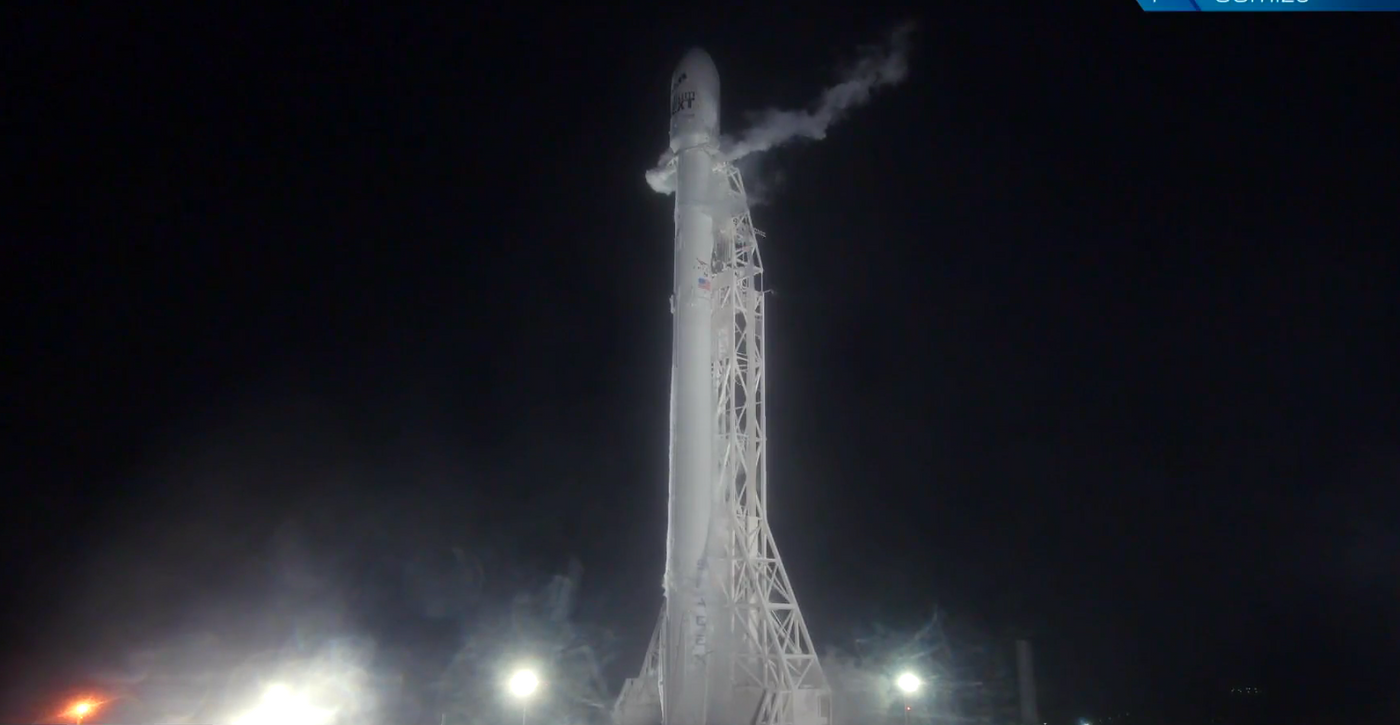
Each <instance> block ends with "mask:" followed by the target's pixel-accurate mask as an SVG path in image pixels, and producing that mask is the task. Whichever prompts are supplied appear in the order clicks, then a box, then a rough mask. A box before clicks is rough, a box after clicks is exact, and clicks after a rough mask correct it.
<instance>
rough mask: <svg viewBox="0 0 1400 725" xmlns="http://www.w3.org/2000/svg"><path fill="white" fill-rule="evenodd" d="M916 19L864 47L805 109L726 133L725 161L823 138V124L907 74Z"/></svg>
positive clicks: (761, 117) (771, 113)
mask: <svg viewBox="0 0 1400 725" xmlns="http://www.w3.org/2000/svg"><path fill="white" fill-rule="evenodd" d="M913 31H914V24H913V23H912V22H909V23H904V24H902V25H900V26H899V27H897V28H895V29H894V31H893V32H892V33H890V36H889V38H888V39H887V41H886V42H885V44H884V45H881V46H876V47H871V48H866V49H864V51H863V52H862V53H861V57H860V59H859V60H857V61H856V62H855V64H854V65H852V66H851V67H850V68H849V69H848V70H847V71H846V72H845V73H844V74H842V77H841V79H840V81H839V82H837V84H836V85H834V86H832V87H830V88H828V89H826V90H825V91H823V92H822V94H821V97H820V98H819V99H818V100H817V102H816V103H815V104H813V107H812V108H809V109H806V110H779V109H769V110H766V111H763V112H761V113H758V114H756V115H755V117H754V124H753V125H752V126H750V127H749V128H748V129H747V130H745V131H744V132H743V133H741V134H739V136H738V137H737V138H727V139H725V140H724V142H723V143H722V144H721V150H722V152H723V154H724V155H725V157H726V158H728V159H729V160H731V161H733V160H737V159H741V158H743V157H745V156H748V155H749V154H755V153H761V152H764V151H767V150H769V149H772V148H775V147H777V146H782V145H783V144H786V143H788V142H791V141H794V140H796V139H802V138H806V139H813V140H821V139H823V138H826V132H827V129H829V128H831V126H832V125H833V124H835V123H836V122H838V121H840V120H841V119H843V118H845V116H846V114H848V113H850V111H852V110H853V109H855V108H858V107H860V106H863V105H865V104H866V103H868V102H869V101H870V98H871V96H872V95H874V93H875V91H876V90H877V89H879V88H883V87H887V86H894V85H898V84H899V83H901V82H902V81H903V80H904V79H905V78H906V77H908V75H909V39H910V35H912V34H913Z"/></svg>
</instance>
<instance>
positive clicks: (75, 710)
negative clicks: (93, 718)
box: [63, 700, 102, 725]
mask: <svg viewBox="0 0 1400 725" xmlns="http://www.w3.org/2000/svg"><path fill="white" fill-rule="evenodd" d="M101 704H102V703H100V702H97V701H95V700H79V701H77V702H75V703H73V704H72V705H71V706H69V708H68V710H67V711H66V712H64V713H63V716H64V717H71V718H73V720H74V722H77V723H79V724H80V725H81V723H82V722H83V718H86V717H87V716H88V715H91V714H93V713H95V712H97V708H98V706H99V705H101Z"/></svg>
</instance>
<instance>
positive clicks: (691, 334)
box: [658, 48, 729, 725]
mask: <svg viewBox="0 0 1400 725" xmlns="http://www.w3.org/2000/svg"><path fill="white" fill-rule="evenodd" d="M719 88H720V87H719V73H718V71H717V70H716V69H715V64H714V61H713V60H711V59H710V56H709V55H708V54H706V53H705V51H703V50H700V49H698V48H697V49H694V50H691V51H690V52H689V53H687V54H686V55H685V57H684V58H683V59H682V60H681V63H680V66H679V67H677V68H676V72H675V74H674V75H673V76H672V78H671V152H672V153H673V154H674V157H675V184H676V186H675V189H676V239H675V268H674V274H675V282H674V289H673V292H674V297H673V310H674V316H675V321H674V336H673V338H672V368H671V471H670V508H669V511H668V523H669V531H668V534H667V551H666V577H665V591H666V609H665V616H664V631H663V632H662V636H663V639H662V641H661V657H660V660H661V661H660V673H659V678H658V679H659V682H658V684H659V690H660V696H661V706H662V713H663V722H664V723H665V725H705V724H706V720H707V712H708V710H709V708H710V706H711V704H712V703H711V700H712V697H714V696H719V695H721V691H724V692H725V693H727V691H728V689H729V683H728V682H727V681H725V682H723V683H720V682H715V683H711V680H712V679H713V678H712V676H711V675H712V673H711V672H710V671H709V670H710V669H711V666H712V665H719V664H720V661H721V659H722V658H721V657H720V656H719V654H718V652H717V649H716V648H717V647H718V646H720V645H721V643H720V641H719V639H720V637H718V636H717V635H719V634H720V633H719V632H717V631H715V628H714V626H713V625H714V624H715V622H711V618H710V616H707V615H708V614H710V613H707V605H708V606H709V607H710V608H711V609H715V610H716V611H715V612H713V613H712V614H715V615H717V614H719V612H718V611H717V610H718V606H719V602H720V598H721V596H722V594H723V592H722V589H721V588H720V585H719V579H718V576H719V575H720V574H721V572H718V571H715V569H716V568H718V567H715V566H712V565H711V564H710V562H712V561H713V560H714V559H715V557H716V555H717V554H718V553H719V547H721V546H722V542H721V541H720V540H719V539H720V534H721V533H722V532H720V531H717V530H716V527H717V526H718V524H719V521H720V517H719V508H718V503H719V496H720V481H719V466H718V461H717V455H716V453H717V451H716V448H717V446H718V433H719V431H718V424H717V411H716V405H717V402H716V397H717V396H716V377H715V376H716V372H715V370H714V361H715V348H716V342H717V335H716V330H715V322H714V311H715V308H714V306H715V301H714V292H715V289H716V287H717V285H716V283H715V281H714V279H713V264H714V252H715V232H716V229H717V211H718V209H717V204H716V199H717V197H718V192H719V189H718V188H717V178H718V177H717V174H716V173H715V169H716V163H717V162H718V160H719V159H718V148H717V144H718V142H719ZM715 618H716V619H718V617H715ZM714 674H718V673H714ZM712 684H713V685H714V687H712ZM712 690H714V692H713V693H712Z"/></svg>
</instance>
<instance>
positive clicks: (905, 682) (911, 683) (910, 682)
mask: <svg viewBox="0 0 1400 725" xmlns="http://www.w3.org/2000/svg"><path fill="white" fill-rule="evenodd" d="M923 684H924V683H923V682H922V681H921V680H919V676H918V675H916V674H914V673H913V672H905V673H904V674H901V675H900V676H899V677H896V678H895V680H894V685H895V687H898V688H899V689H900V690H901V691H902V692H904V693H905V694H906V695H912V694H914V693H916V692H918V691H919V688H920V687H921V686H923Z"/></svg>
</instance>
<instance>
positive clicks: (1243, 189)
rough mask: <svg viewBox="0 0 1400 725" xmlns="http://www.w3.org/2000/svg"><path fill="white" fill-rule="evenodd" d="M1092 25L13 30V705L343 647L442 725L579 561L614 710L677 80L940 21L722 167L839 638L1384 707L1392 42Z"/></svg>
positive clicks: (782, 88)
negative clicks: (972, 644)
mask: <svg viewBox="0 0 1400 725" xmlns="http://www.w3.org/2000/svg"><path fill="white" fill-rule="evenodd" d="M1103 5H1104V7H1101V8H1099V9H1096V10H1093V11H1090V10H1089V9H1079V10H1076V11H1073V12H1049V11H1047V12H1044V13H1041V14H1038V15H1030V16H1023V15H1014V14H1010V13H1009V12H1008V13H1003V12H1000V11H999V12H997V13H987V14H982V15H963V16H958V17H956V18H954V17H946V18H943V17H938V16H936V15H931V14H928V13H925V14H923V15H919V14H918V11H913V12H911V11H910V10H909V9H908V8H896V7H880V6H878V4H870V3H862V4H861V5H860V6H859V7H858V8H855V7H848V8H838V7H834V6H833V7H831V8H829V9H824V8H822V7H821V6H806V5H803V6H793V9H786V10H778V9H772V10H765V11H758V10H755V9H754V8H753V7H749V8H748V9H746V10H743V11H742V12H732V13H731V12H722V11H718V10H716V11H714V12H713V13H711V14H710V15H704V14H696V13H694V12H691V13H689V15H688V14H687V12H683V11H682V9H681V6H674V8H672V7H671V6H668V9H665V10H658V9H654V8H653V9H651V10H648V11H646V12H645V13H640V12H628V13H624V12H621V11H614V12H608V11H598V12H593V11H590V12H584V11H582V10H570V11H560V10H556V9H550V8H539V9H535V10H529V11H527V10H524V9H520V8H517V7H514V6H510V7H508V6H507V5H505V4H487V5H483V6H480V7H473V8H468V7H467V6H462V5H458V6H454V7H447V6H439V7H437V9H434V10H427V9H424V8H418V9H414V10H412V11H409V10H403V11H391V10H380V11H374V12H370V11H366V10H364V9H363V8H362V7H359V6H355V7H356V8H357V9H353V10H349V9H342V10H332V9H330V8H329V7H327V8H322V9H321V10H320V11H315V12H313V11H309V10H308V11H306V12H294V11H276V12H274V11H270V10H266V11H260V10H253V9H244V10H240V11H237V12H232V11H231V12H227V13H218V12H215V11H214V10H206V9H198V10H185V11H174V8H173V6H172V7H170V8H166V10H170V11H171V12H158V11H156V10H154V9H150V10H141V9H134V8H126V7H125V6H124V9H123V10H118V9H114V8H105V7H104V8H103V9H89V10H87V11H85V12H82V13H77V12H64V11H60V10H59V9H57V8H52V9H48V10H29V11H25V12H24V13H21V14H18V15H16V16H15V17H13V18H12V19H11V20H10V21H9V22H8V25H9V27H8V28H7V31H6V32H7V35H10V36H11V40H9V41H6V43H5V46H6V48H7V50H6V54H5V60H6V62H5V67H6V70H5V72H4V76H5V83H4V85H5V86H6V87H7V90H6V91H5V95H6V103H5V105H4V108H5V112H4V114H3V116H4V125H5V127H6V129H7V131H6V133H5V134H4V135H5V143H6V145H7V147H9V149H10V150H9V151H8V152H7V154H6V157H7V160H8V163H7V164H6V168H8V169H9V171H10V173H9V177H10V178H11V180H12V184H14V185H15V188H16V189H17V193H15V192H13V191H12V192H11V194H10V195H9V197H8V198H9V202H10V203H9V204H7V205H6V209H7V212H6V213H5V214H4V215H3V222H4V229H5V234H4V239H5V241H6V244H5V256H4V259H5V262H4V264H3V269H4V272H5V275H6V277H7V278H9V279H10V281H9V282H7V283H6V285H5V286H6V287H7V288H8V291H9V292H10V300H11V302H10V310H11V316H10V317H9V318H8V320H9V324H8V325H7V326H6V327H5V330H6V334H5V337H6V355H5V357H6V358H7V361H8V362H9V365H7V366H6V367H7V369H8V371H9V372H8V374H7V375H6V378H5V380H6V385H5V386H4V405H3V408H4V413H5V418H6V419H7V420H6V425H5V429H6V431H7V437H8V438H9V443H10V446H9V450H10V452H9V454H8V455H6V456H5V457H4V462H5V477H4V478H5V481H6V484H7V488H8V491H9V493H8V500H7V503H6V505H5V506H4V507H3V517H4V519H3V522H0V537H3V539H2V540H3V549H4V555H3V570H2V571H0V574H3V577H4V579H3V588H4V591H5V599H6V604H7V607H6V609H5V615H6V616H5V617H4V620H3V624H4V627H3V635H4V636H3V639H2V641H0V653H3V659H4V663H3V665H4V669H3V671H2V674H3V677H0V681H3V683H4V688H3V690H4V692H3V694H4V698H3V701H0V720H3V721H6V722H32V721H34V720H35V719H36V718H41V717H48V716H51V715H52V714H53V713H54V712H55V711H56V709H58V708H60V707H61V706H62V704H63V702H64V698H65V697H67V696H68V695H71V694H73V693H75V692H79V691H83V692H100V693H116V694H120V695H122V696H123V698H124V700H123V703H124V704H123V707H114V708H113V709H112V711H111V713H110V715H111V717H112V718H114V720H115V719H116V718H118V717H126V718H129V720H128V721H130V722H138V721H141V720H142V719H143V718H145V721H146V722H151V721H152V718H154V714H153V713H156V712H157V710H159V709H160V707H163V705H159V704H158V703H160V702H163V701H165V700H169V699H170V698H174V699H175V700H180V698H185V700H180V701H181V702H185V701H187V700H189V699H191V698H195V699H198V698H197V697H196V696H195V695H192V694H190V693H189V692H184V693H180V692H176V691H177V690H179V689H180V687H181V686H180V685H178V683H177V684H171V682H174V680H172V679H171V677H172V676H173V675H171V674H170V673H171V672H172V671H182V672H185V673H188V672H190V671H193V670H199V671H201V672H206V677H205V679H203V680H201V681H200V682H201V683H202V684H198V685H197V687H204V688H209V687H214V688H217V687H219V686H220V685H218V684H217V683H219V682H222V680H221V679H220V678H222V677H225V676H232V675H229V674H228V673H230V672H232V671H234V670H236V669H239V668H240V667H241V668H243V670H241V671H246V669H247V668H248V667H249V665H248V664H247V663H248V662H250V661H252V659H251V658H253V657H254V654H255V653H257V652H262V653H267V652H271V651H274V650H276V651H279V652H286V651H289V650H288V648H289V647H290V648H291V649H295V648H296V647H301V648H302V649H303V650H305V649H307V648H311V649H315V648H316V647H319V646H322V645H324V643H326V642H331V641H336V642H354V643H358V644H357V645H356V646H359V647H361V648H362V649H363V648H365V647H368V645H369V643H373V646H374V650H373V652H374V653H373V657H372V658H371V659H369V660H367V664H366V667H367V668H368V670H369V671H371V672H372V674H373V675H374V676H375V677H378V678H382V679H383V681H391V682H396V683H397V684H396V685H394V686H395V687H397V688H399V691H401V692H404V693H410V694H411V693H420V694H417V695H413V696H409V695H404V696H403V697H402V698H401V700H402V703H407V704H402V705H401V708H402V712H399V713H396V714H393V715H392V716H389V715H386V716H384V717H385V719H384V720H382V722H385V723H391V722H404V723H410V722H412V723H417V722H434V723H436V722H438V716H437V710H435V709H434V707H435V706H434V705H431V704H424V703H430V702H431V696H430V695H427V694H421V693H423V692H427V691H428V690H430V689H431V688H430V684H431V683H435V682H441V681H442V680H443V679H444V678H447V677H448V676H447V675H445V674H444V673H447V672H448V671H449V665H450V663H451V662H453V661H454V660H453V658H454V656H455V655H454V653H459V652H461V651H462V650H463V648H464V647H465V645H464V643H466V642H472V641H482V640H483V639H488V640H490V641H492V642H495V643H496V644H498V645H499V644H500V642H502V641H505V640H508V639H509V635H508V634H502V632H503V631H505V630H503V629H502V627H503V626H504V625H502V624H501V622H502V621H503V620H502V616H503V614H502V613H503V612H506V611H508V609H509V607H510V605H511V602H514V601H517V600H518V598H520V597H533V598H534V599H533V600H532V601H537V602H542V601H546V600H550V597H551V596H553V597H555V598H556V599H557V598H558V590H559V588H560V587H559V581H561V580H557V579H552V577H556V576H564V575H568V574H569V573H570V572H571V571H572V572H574V573H575V574H578V573H579V572H581V577H579V578H578V579H577V596H576V598H575V601H574V604H575V608H574V610H573V611H572V612H571V613H570V614H569V621H570V622H571V625H570V626H572V627H574V628H575V631H576V636H577V637H579V638H582V639H583V640H586V641H588V642H591V643H592V646H593V647H594V648H595V649H596V651H597V652H599V653H600V657H602V659H603V660H604V664H603V668H604V670H605V672H606V676H607V686H608V687H610V688H611V689H612V691H614V692H615V691H616V688H617V687H618V686H619V685H620V678H621V677H623V676H626V675H627V674H629V673H631V672H632V671H634V670H635V669H636V668H637V667H638V666H639V665H640V657H641V653H642V650H643V649H644V647H645V644H646V638H647V637H648V636H649V635H650V633H651V628H652V626H653V623H654V621H655V617H656V613H657V611H658V609H659V607H660V605H661V592H660V577H661V571H662V566H663V559H664V535H665V525H666V524H665V510H666V499H665V496H666V475H667V473H666V471H667V449H666V443H667V435H668V432H667V414H668V413H667V395H668V385H669V383H668V376H669V359H668V358H669V353H670V314H669V310H668V302H667V298H668V295H669V293H670V286H671V278H670V277H671V260H670V257H671V243H670V241H671V235H672V218H671V204H672V200H671V199H670V198H669V197H666V196H661V195H658V194H656V193H654V192H652V191H651V190H650V189H648V187H647V186H646V183H645V181H644V179H643V173H644V171H645V170H646V169H648V168H649V167H650V166H651V165H652V164H654V163H655V161H656V158H657V156H658V155H659V154H660V152H661V151H662V150H663V148H664V146H665V143H666V121H667V117H666V112H667V108H666V104H667V97H666V87H667V83H668V81H669V78H670V74H671V71H672V69H673V68H674V65H675V63H676V62H677V61H678V60H679V58H680V56H681V54H682V53H683V52H684V51H685V49H686V48H687V47H689V46H691V45H696V44H699V45H703V46H704V47H705V48H707V49H708V50H709V51H710V53H711V54H712V55H713V57H714V58H715V61H716V63H717V64H718V66H719V69H720V73H721V75H722V78H723V82H724V84H725V85H724V115H723V121H724V123H725V126H726V128H728V129H730V130H737V129H739V128H741V127H742V126H743V125H744V123H745V121H746V118H747V116H746V112H752V111H759V110H762V109H764V108H767V107H770V106H776V107H784V108H788V107H802V106H804V105H805V104H807V103H809V102H810V101H811V100H812V99H814V98H816V97H817V96H818V95H819V94H820V93H821V91H822V89H823V88H824V87H825V86H827V85H828V84H830V83H831V82H832V81H833V79H834V78H835V77H836V73H837V71H838V70H839V68H840V66H841V64H842V63H844V62H849V61H850V60H851V59H852V58H853V57H854V56H855V54H856V53H857V52H858V49H859V48H860V46H862V45H864V44H869V43H878V42H879V41H880V40H881V38H882V37H883V36H884V35H885V34H886V33H887V32H888V31H889V29H890V28H891V27H893V26H894V25H896V24H898V23H900V22H902V21H905V20H908V19H911V18H914V19H916V20H918V22H919V30H918V32H917V33H916V35H915V36H914V39H913V55H912V57H911V63H912V65H911V68H910V75H909V78H908V80H907V81H906V82H905V83H904V84H902V85H900V86H898V87H895V88H890V89H885V90H883V91H881V92H880V93H878V94H877V95H876V96H875V97H874V98H872V100H871V102H870V103H869V105H867V106H866V107H864V108H861V109H858V110H856V111H854V112H853V113H852V114H851V115H850V116H849V118H847V119H846V120H845V121H844V122H842V123H840V124H838V125H836V126H833V127H832V129H831V131H830V133H829V135H828V137H827V138H826V139H824V140H821V141H816V142H800V143H794V144H792V145H790V146H787V147H784V148H781V149H778V150H776V151H773V152H771V153H768V154H766V155H764V156H762V157H761V158H758V159H755V160H757V161H760V162H761V163H759V164H758V165H757V166H756V167H755V169H754V173H753V176H752V177H751V178H750V183H751V184H754V185H761V186H762V187H763V188H765V190H766V191H767V192H768V195H769V199H768V201H767V203H766V204H764V205H762V206H760V207H757V208H756V209H755V210H754V218H755V223H756V224H757V226H759V227H760V228H761V229H763V230H764V231H765V232H767V234H768V237H767V238H766V246H765V247H764V253H765V261H766V263H767V270H768V275H767V278H768V286H769V287H770V288H771V289H772V290H773V295H772V296H771V298H770V299H769V303H768V304H769V307H768V311H769V320H768V335H769V345H770V350H769V362H768V364H769V375H770V380H769V391H770V397H771V408H770V411H769V426H770V432H771V435H772V440H771V444H770V445H771V447H770V453H771V456H772V458H771V464H770V468H769V472H770V476H771V484H770V496H771V504H772V520H773V526H774V528H775V531H776V535H777V537H778V541H779V544H780V546H781V547H782V550H783V555H784V558H785V562H786V565H787V568H788V571H789V573H790V575H791V577H792V580H793V582H794V585H795V586H796V588H797V591H798V596H799V599H800V601H801V603H802V606H803V610H804V612H805V614H806V617H807V619H808V622H809V624H810V627H811V631H812V634H813V636H814V637H815V639H816V641H817V643H818V647H819V648H820V649H822V650H826V649H827V648H829V647H837V648H842V649H843V650H846V651H851V650H852V649H853V648H854V647H855V644H854V642H855V640H856V639H857V638H859V637H862V636H864V634H863V633H869V632H871V631H874V630H877V629H881V628H883V629H884V630H887V631H892V632H896V633H898V632H912V631H914V630H916V629H918V628H919V627H920V626H921V625H923V624H925V623H926V622H928V621H929V619H930V617H932V616H933V615H934V613H935V612H937V613H938V616H939V617H940V618H941V619H943V620H944V621H946V622H948V623H950V625H957V626H959V627H962V628H964V629H966V630H967V631H972V632H975V633H977V635H978V636H980V637H983V638H984V639H986V640H987V641H1002V640H1004V639H1006V638H1009V637H1014V636H1029V637H1031V638H1032V639H1033V640H1035V642H1036V644H1037V657H1038V659H1037V667H1038V670H1039V673H1040V678H1041V683H1042V710H1043V711H1044V713H1045V715H1046V719H1047V720H1051V721H1052V725H1069V723H1072V722H1074V721H1075V720H1077V719H1078V718H1080V717H1089V718H1098V717H1100V716H1101V715H1102V714H1106V713H1112V712H1118V711H1120V710H1128V709H1134V708H1137V709H1141V710H1151V709H1154V708H1155V709H1158V710H1162V711H1166V710H1172V709H1173V708H1179V707H1181V706H1182V705H1183V703H1191V702H1198V701H1201V700H1202V698H1207V697H1208V696H1209V693H1213V692H1221V691H1225V690H1228V689H1229V688H1231V687H1237V686H1252V687H1260V688H1265V689H1266V690H1267V691H1268V692H1269V693H1271V696H1272V698H1273V699H1272V702H1273V703H1274V705H1272V707H1273V708H1274V710H1275V712H1276V713H1277V714H1279V716H1278V718H1277V719H1274V720H1272V722H1275V723H1291V722H1292V720H1291V719H1289V718H1290V717H1292V716H1294V715H1298V714H1299V713H1323V714H1333V715H1335V714H1338V713H1346V714H1347V715H1349V716H1354V717H1353V719H1350V720H1348V722H1351V723H1365V722H1377V723H1379V722H1395V720H1393V719H1389V718H1392V717H1395V718H1400V710H1397V709H1395V708H1397V707H1400V706H1397V704H1396V702H1397V701H1396V699H1395V697H1396V695H1395V693H1396V692H1397V691H1400V421H1398V420H1397V418H1400V377H1397V375H1398V374H1397V372H1396V371H1397V369H1400V368H1397V364H1396V363H1397V351H1400V335H1397V332H1400V327H1398V326H1400V318H1398V317H1397V312H1400V307H1398V306H1397V296H1400V244H1398V243H1397V240H1400V224H1397V208H1400V201H1397V199H1398V198H1400V197H1398V196H1397V191H1398V190H1400V183H1397V182H1398V181H1400V170H1398V169H1400V144H1398V143H1397V128H1398V126H1397V123H1400V114H1397V112H1396V110H1395V107H1394V106H1395V101H1396V99H1397V98H1400V50H1397V49H1400V45H1397V38H1400V34H1398V33H1397V31H1400V24H1397V23H1396V22H1395V19H1394V18H1393V17H1389V16H1379V15H1371V16H1362V15H1356V16H1342V15H1336V16H1322V15H1241V16H1230V17H1225V16H1218V15H1214V16H1201V15H1190V16H1185V15H1170V16H1168V15H1147V14H1144V13H1142V12H1140V11H1139V9H1138V8H1137V6H1136V4H1135V3H1133V2H1131V1H1130V0H1122V2H1115V3H1104V4H1103ZM1061 10H1063V9H1061ZM12 15H14V14H13V13H12ZM688 16H692V17H694V18H700V19H692V20H685V19H684V18H686V17H688ZM711 16H713V17H714V19H710V20H706V19H703V18H705V17H711ZM720 16H722V18H721V17H720ZM551 581H553V582H554V584H553V585H551ZM551 592H553V594H550V593H551ZM550 601H552V600H550ZM191 643H194V644H191ZM289 643H291V644H289ZM181 648H184V649H181ZM190 648H193V649H192V650H191V649H190ZM468 649H470V648H468ZM176 650H179V651H182V652H183V651H186V650H189V651H196V650H197V651H198V652H199V653H201V654H197V655H188V656H189V657H192V658H194V660H197V661H198V664H195V665H190V664H183V665H181V664H172V663H175V662H184V661H185V660H180V659H179V657H178V656H175V655H170V654H169V653H170V652H173V651H176ZM472 651H477V650H472ZM162 672H163V673H165V674H161V673H162ZM162 677H164V678H165V679H161V678H162ZM162 683H164V684H162ZM211 683H214V684H211ZM161 687H164V688H165V689H164V690H161V689H160V688H161ZM189 687H196V685H189ZM172 693H174V694H172ZM206 696H207V695H199V696H198V697H206ZM415 697H417V698H418V699H416V700H415V699H414V698H415ZM133 703H135V704H133ZM414 703H417V704H414ZM172 707H173V706H172ZM123 708H124V709H123ZM143 708H144V709H143ZM176 709H178V708H176ZM187 711H189V710H187ZM160 712H165V713H168V712H170V710H169V709H165V710H160ZM123 713H125V714H123ZM1299 716H1301V715H1299ZM395 718H398V719H395ZM1366 718H1371V719H1366ZM99 722H100V720H99ZM1313 722H1319V723H1321V722H1324V721H1323V720H1317V721H1313ZM1328 722H1330V721H1328Z"/></svg>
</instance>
